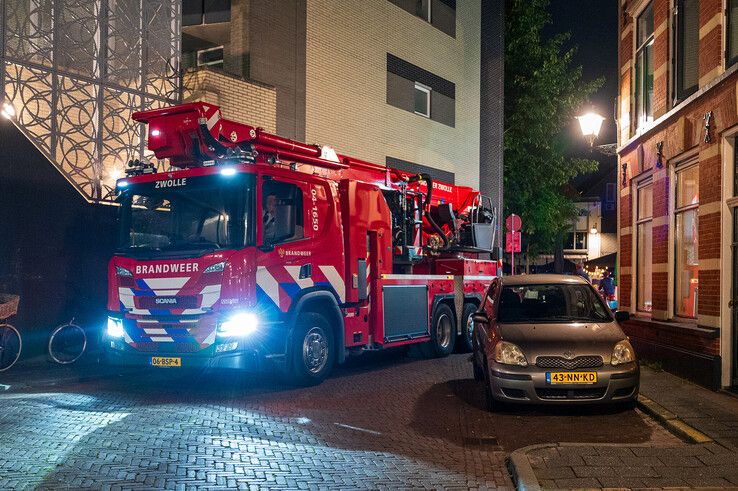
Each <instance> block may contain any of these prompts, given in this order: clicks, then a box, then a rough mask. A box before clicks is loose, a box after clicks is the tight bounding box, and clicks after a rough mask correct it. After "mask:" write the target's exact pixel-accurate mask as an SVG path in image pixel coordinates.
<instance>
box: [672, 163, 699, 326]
mask: <svg viewBox="0 0 738 491" xmlns="http://www.w3.org/2000/svg"><path fill="white" fill-rule="evenodd" d="M699 202H700V190H699V166H697V165H692V166H689V167H687V168H684V169H681V170H677V173H676V203H675V208H674V218H675V221H676V231H675V235H676V243H675V246H676V251H675V253H676V264H675V266H676V272H675V279H676V281H675V282H674V286H675V288H676V295H675V297H676V302H675V306H674V307H675V313H676V315H678V316H682V317H697V288H698V286H699V279H698V270H699V260H698V254H697V243H698V222H699V219H698V207H699Z"/></svg>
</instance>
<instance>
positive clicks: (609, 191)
mask: <svg viewBox="0 0 738 491" xmlns="http://www.w3.org/2000/svg"><path fill="white" fill-rule="evenodd" d="M617 192H618V187H617V184H615V183H614V182H608V183H607V184H606V185H605V211H613V210H615V203H616V201H617V198H616V194H617Z"/></svg>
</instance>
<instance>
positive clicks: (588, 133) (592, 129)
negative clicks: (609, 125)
mask: <svg viewBox="0 0 738 491" xmlns="http://www.w3.org/2000/svg"><path fill="white" fill-rule="evenodd" d="M577 120H578V121H579V127H580V128H581V130H582V136H584V137H585V138H587V139H588V140H589V146H590V147H594V141H595V140H596V139H597V137H598V136H599V135H600V129H602V123H603V122H604V121H605V118H603V117H602V116H600V115H599V114H597V113H593V112H589V113H586V114H583V115H581V116H577Z"/></svg>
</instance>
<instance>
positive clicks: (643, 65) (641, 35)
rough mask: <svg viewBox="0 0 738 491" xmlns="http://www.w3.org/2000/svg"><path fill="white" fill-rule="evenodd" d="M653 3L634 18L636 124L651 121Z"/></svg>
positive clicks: (641, 125) (638, 125)
mask: <svg viewBox="0 0 738 491" xmlns="http://www.w3.org/2000/svg"><path fill="white" fill-rule="evenodd" d="M653 37H654V35H653V4H648V6H647V7H646V8H645V9H644V10H643V12H642V13H641V14H640V15H639V16H638V18H637V20H636V56H635V60H636V62H635V110H636V117H637V119H636V126H637V128H643V127H644V126H645V125H646V124H648V123H650V122H652V121H653Z"/></svg>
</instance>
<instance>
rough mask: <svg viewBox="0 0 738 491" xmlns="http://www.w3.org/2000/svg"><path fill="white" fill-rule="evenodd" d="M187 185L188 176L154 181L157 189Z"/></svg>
mask: <svg viewBox="0 0 738 491" xmlns="http://www.w3.org/2000/svg"><path fill="white" fill-rule="evenodd" d="M186 185H187V178H186V177H182V178H179V179H168V180H166V181H156V182H155V183H154V188H155V189H161V188H177V187H180V186H186Z"/></svg>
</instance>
